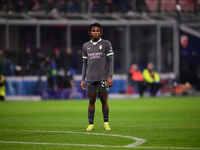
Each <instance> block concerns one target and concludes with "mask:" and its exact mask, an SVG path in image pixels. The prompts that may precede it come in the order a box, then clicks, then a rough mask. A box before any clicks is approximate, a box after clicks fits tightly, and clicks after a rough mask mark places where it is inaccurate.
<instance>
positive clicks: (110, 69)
mask: <svg viewBox="0 0 200 150" xmlns="http://www.w3.org/2000/svg"><path fill="white" fill-rule="evenodd" d="M106 56H107V59H108V80H107V86H108V87H109V88H110V87H111V86H112V85H113V67H114V53H113V50H112V45H111V43H109V44H108V47H107V54H106Z"/></svg>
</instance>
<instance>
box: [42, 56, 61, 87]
mask: <svg viewBox="0 0 200 150" xmlns="http://www.w3.org/2000/svg"><path fill="white" fill-rule="evenodd" d="M41 68H42V71H43V72H44V73H45V74H46V77H47V82H48V86H49V88H50V89H54V90H56V89H57V83H56V81H57V80H56V77H57V70H56V65H55V63H54V62H53V61H52V60H51V58H50V56H48V55H47V56H46V57H45V61H44V62H42V63H41Z"/></svg>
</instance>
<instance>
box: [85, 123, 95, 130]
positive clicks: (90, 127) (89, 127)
mask: <svg viewBox="0 0 200 150" xmlns="http://www.w3.org/2000/svg"><path fill="white" fill-rule="evenodd" d="M91 130H94V125H93V124H90V125H88V127H87V129H86V131H91Z"/></svg>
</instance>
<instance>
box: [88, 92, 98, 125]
mask: <svg viewBox="0 0 200 150" xmlns="http://www.w3.org/2000/svg"><path fill="white" fill-rule="evenodd" d="M88 96H89V105H88V121H89V124H93V123H94V113H95V102H96V93H92V94H89V95H88Z"/></svg>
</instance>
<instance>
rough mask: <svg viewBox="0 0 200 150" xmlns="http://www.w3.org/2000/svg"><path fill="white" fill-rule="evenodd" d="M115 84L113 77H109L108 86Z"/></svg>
mask: <svg viewBox="0 0 200 150" xmlns="http://www.w3.org/2000/svg"><path fill="white" fill-rule="evenodd" d="M112 85H113V78H111V77H109V78H108V80H107V86H108V88H110V87H111V86H112Z"/></svg>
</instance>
